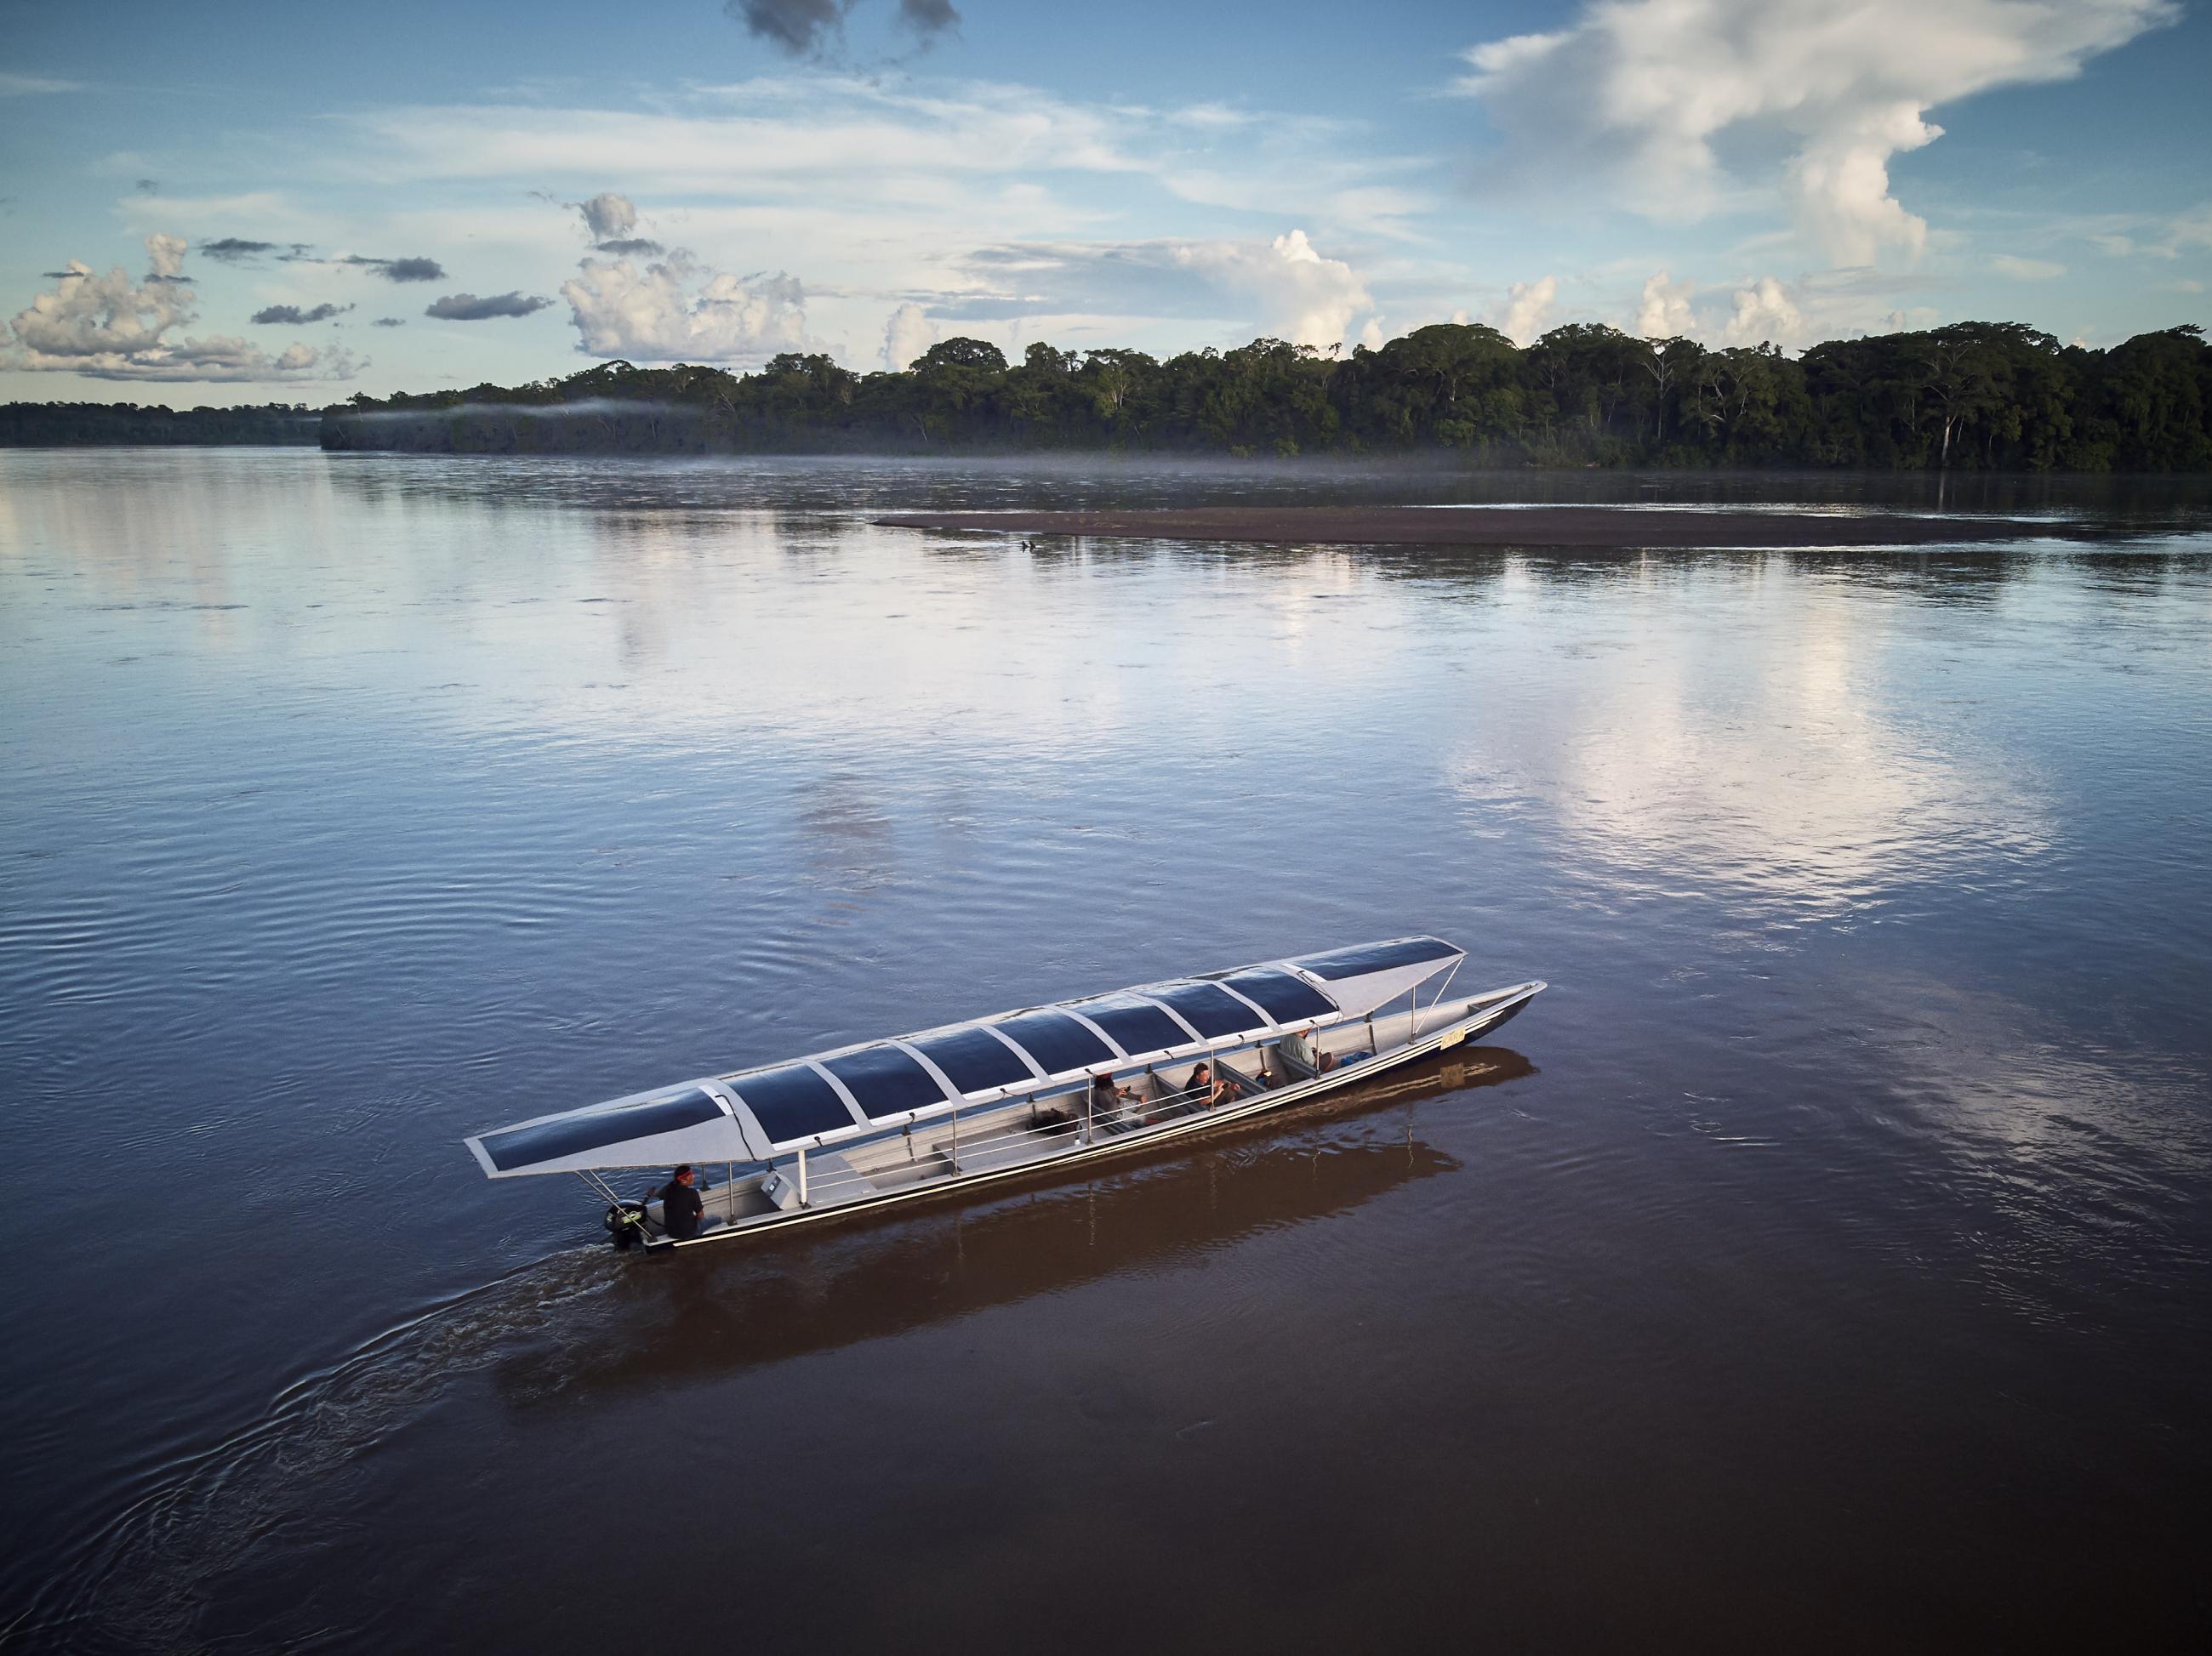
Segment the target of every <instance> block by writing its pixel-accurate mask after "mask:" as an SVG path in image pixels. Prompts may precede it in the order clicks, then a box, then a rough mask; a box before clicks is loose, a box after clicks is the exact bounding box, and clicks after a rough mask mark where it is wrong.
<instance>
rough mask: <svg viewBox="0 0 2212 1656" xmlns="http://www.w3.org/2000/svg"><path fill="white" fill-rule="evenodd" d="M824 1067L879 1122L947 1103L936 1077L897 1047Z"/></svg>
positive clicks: (873, 1049)
mask: <svg viewBox="0 0 2212 1656" xmlns="http://www.w3.org/2000/svg"><path fill="white" fill-rule="evenodd" d="M822 1067H823V1069H825V1070H827V1071H829V1073H830V1074H831V1075H833V1076H836V1077H837V1079H838V1080H840V1081H842V1082H843V1083H845V1090H846V1091H847V1092H848V1093H850V1094H852V1095H853V1096H854V1098H856V1099H858V1100H860V1107H861V1108H862V1109H864V1110H866V1112H867V1113H868V1114H869V1115H870V1116H871V1117H872V1118H873V1119H878V1120H880V1119H882V1118H884V1116H887V1115H902V1114H904V1113H906V1112H907V1111H908V1110H926V1109H927V1108H928V1107H930V1106H931V1105H933V1104H942V1103H943V1102H945V1089H944V1088H942V1087H940V1086H939V1085H938V1084H937V1081H936V1079H935V1077H933V1076H932V1075H931V1074H930V1073H929V1071H927V1070H925V1069H923V1068H922V1067H921V1065H919V1064H917V1063H915V1061H914V1059H913V1058H912V1056H911V1055H909V1054H908V1053H905V1052H901V1051H899V1049H898V1048H897V1047H896V1046H863V1047H862V1048H861V1049H860V1051H859V1052H848V1053H846V1054H845V1056H844V1057H842V1058H825V1059H823V1060H822Z"/></svg>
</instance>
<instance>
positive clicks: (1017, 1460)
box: [0, 451, 2212, 1652]
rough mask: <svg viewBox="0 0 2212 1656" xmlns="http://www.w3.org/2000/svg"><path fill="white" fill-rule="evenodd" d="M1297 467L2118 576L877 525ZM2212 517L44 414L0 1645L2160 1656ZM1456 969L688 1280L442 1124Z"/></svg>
mask: <svg viewBox="0 0 2212 1656" xmlns="http://www.w3.org/2000/svg"><path fill="white" fill-rule="evenodd" d="M1261 495H1280V496H1284V497H1294V498H1299V499H1310V500H1358V499H1378V500H1379V499H1397V500H1448V499H1515V498H1520V499H1538V498H1547V499H1575V498H1589V499H1601V500H1618V501H1621V502H1624V503H1636V504H1664V503H1668V502H1670V501H1682V500H1717V501H1722V502H1730V501H1741V502H1753V501H1760V500H1799V501H1802V502H1805V503H1807V504H1808V506H1812V507H1818V508H1819V509H1824V510H1826V509H1850V508H1851V507H1855V506H1861V505H1865V504H1868V503H1894V504H1900V505H1910V506H1912V507H1916V508H1919V507H1931V506H1937V505H1941V506H1942V507H1966V508H1968V509H1980V508H1984V507H1994V508H1996V509H2002V510H2008V511H2028V512H2045V513H2051V514H2056V515H2070V516H2086V517H2090V518H2094V519H2100V520H2105V521H2109V522H2112V523H2113V524H2115V525H2119V526H2123V527H2126V528H2128V529H2130V530H2132V531H2136V532H2137V533H2136V538H2134V539H2132V540H2130V541H2127V542H2124V543H2116V544H2114V545H2112V546H2111V547H2109V548H2099V549H2093V550H2085V549H2081V548H2079V547H2051V546H2036V545H2006V546H1978V547H1962V548H1960V549H1946V550H1936V551H1917V552H1914V553H1911V554H1895V555H1891V554H1882V553H1856V554H1848V555H1845V554H1834V553H1826V552H1817V551H1815V552H1796V553H1729V554H1717V553H1716V554H1675V555H1666V556H1656V557H1643V556H1638V555H1559V554H1553V553H1547V552H1545V551H1542V550H1541V549H1528V550H1525V551H1506V552H1501V553H1484V554H1480V555H1475V554H1465V555H1460V554H1453V553H1449V552H1438V551H1436V550H1433V549H1431V550H1427V551H1423V552H1419V553H1401V552H1394V551H1388V550H1367V551H1347V550H1344V549H1322V548H1317V549H1266V550H1237V549H1229V548H1223V547H1218V546H1211V545H1197V544H1176V543H1157V544H1155V543H1128V542H1122V543H1106V542H1095V543H1074V544H1064V543H1048V544H1045V545H1042V546H1040V548H1039V549H1037V550H1036V551H1034V552H1024V551H1023V550H1022V549H1020V547H1019V546H1018V543H1009V542H1007V541H1006V540H1003V539H1000V538H995V537H960V536H938V537H928V536H923V535H918V534H912V533H907V532H902V531H885V530H878V529H873V528H871V527H869V526H868V525H867V523H866V516H867V514H868V513H869V512H870V511H872V510H888V509H892V508H896V507H920V506H946V507H950V506H955V505H966V504H975V505H992V504H1006V505H1012V504H1019V503H1037V504H1045V505H1054V506H1060V505H1070V506H1072V505H1080V504H1085V503H1091V502H1097V501H1126V502H1130V503H1145V502H1159V503H1173V502H1197V501H1231V500H1239V499H1249V498H1253V497H1255V496H1261ZM2208 525H2212V508H2208V501H2207V498H2206V494H2205V491H2204V489H2203V488H2202V487H2201V486H2197V487H2184V488H2172V487H2162V486H2158V485H2136V486H2125V485H2104V486H2089V485H2081V484H2067V483H2051V484H2040V485H2029V484H2009V485H2003V486H1999V487H1996V488H1983V489H1980V490H1975V489H1972V488H1960V486H1958V485H1955V484H1954V485H1948V486H1946V487H1945V490H1944V493H1943V495H1942V498H1941V499H1940V500H1939V499H1938V498H1937V495H1936V485H1935V484H1934V483H1933V482H1928V481H1926V480H1911V481H1895V480H1887V481H1882V482H1868V481H1866V480H1856V481H1855V480H1850V479H1842V480H1838V479H1833V478H1825V479H1819V480H1813V481H1810V482H1795V481H1792V480H1789V479H1771V478H1770V479H1751V480H1744V479H1684V480H1680V481H1676V482H1668V481H1666V480H1658V481H1654V480H1650V479H1642V480H1639V479H1636V478H1613V477H1607V478H1602V479H1588V478H1579V477H1571V478H1559V477H1530V478H1522V477H1507V478H1476V479H1465V478H1462V479H1450V478H1444V477H1426V478H1398V479H1390V478H1376V477H1372V476H1370V477H1367V478H1364V479H1362V478H1358V477H1354V476H1346V475H1342V474H1333V473H1330V472H1328V471H1322V470H1314V471H1285V470H1280V469H1273V470H1270V469H1265V468H1262V469H1258V470H1243V471H1234V470H1225V471H1208V470H1185V471H1164V472H1152V471H1138V470H1132V469H1128V468H1125V467H1115V466H1109V465H1103V464H1089V465H1074V466H1070V467H1066V468H1061V469H1042V470H1025V469H1019V468H995V469H994V468H987V467H971V468H964V469H963V468H956V467H929V466H923V465H919V464H908V463H890V462H885V463H859V462H854V463H845V464H828V465H808V464H796V463H773V464H718V465H699V466H687V465H661V464H616V463H605V464H601V463H578V462H550V461H548V462H537V461H504V460H435V459H433V460H422V459H406V458H379V457H345V458H325V457H324V456H322V455H320V454H319V453H314V452H289V451H288V452H232V453H222V452H197V453H196V452H156V451H146V452H118V453H87V452H75V453H47V452H10V453H4V454H0V753H4V757H5V761H6V768H5V775H6V779H7V780H6V786H5V787H4V789H0V1109H4V1120H5V1123H6V1132H7V1139H6V1149H7V1152H8V1154H7V1158H6V1159H7V1162H8V1184H7V1189H8V1192H9V1200H8V1201H7V1202H6V1203H5V1204H0V1240H4V1245H5V1248H6V1257H7V1258H8V1259H9V1271H7V1273H6V1276H5V1277H4V1280H0V1308H4V1314H5V1325H6V1328H7V1330H8V1338H6V1339H5V1340H4V1341H0V1386H4V1396H5V1398H6V1399H7V1413H6V1419H7V1423H8V1430H7V1431H6V1433H5V1434H4V1435H0V1486H4V1487H5V1488H6V1489H7V1490H8V1491H9V1498H8V1501H7V1502H6V1512H5V1517H4V1520H0V1523H4V1528H0V1626H5V1627H12V1628H13V1629H14V1639H15V1641H16V1642H18V1643H20V1644H21V1645H23V1646H25V1647H33V1646H35V1647H64V1648H73V1649H85V1650H116V1651H135V1650H171V1649H206V1650H224V1651H247V1650H259V1649H265V1648H269V1647H273V1646H276V1645H279V1644H283V1645H289V1646H291V1647H301V1648H327V1649H343V1650H356V1649H372V1650H383V1649H401V1648H424V1647H460V1646H463V1645H469V1646H472V1647H477V1648H515V1649H521V1648H534V1649H543V1650H555V1649H575V1648H585V1647H629V1646H633V1645H635V1642H636V1641H638V1640H640V1639H648V1640H652V1641H655V1643H656V1644H658V1643H662V1642H667V1641H668V1640H669V1639H670V1638H671V1637H672V1638H673V1640H674V1641H675V1642H677V1643H685V1644H691V1645H695V1646H696V1647H699V1648H707V1649H713V1648H720V1647H724V1646H726V1645H728V1646H736V1645H739V1644H750V1645H753V1646H755V1647H761V1648H790V1647H794V1646H796V1645H797V1644H798V1643H799V1641H801V1640H804V1641H806V1642H807V1644H808V1645H809V1646H811V1647H817V1648H823V1649H831V1650H842V1649H863V1648H866V1649H878V1648H882V1647H885V1646H886V1645H890V1646H892V1647H897V1646H900V1645H907V1644H914V1643H918V1642H933V1643H934V1642H942V1643H946V1644H951V1643H955V1642H959V1643H965V1644H969V1645H972V1646H975V1647H978V1648H982V1649H998V1648H1013V1647H1024V1648H1030V1647H1056V1648H1059V1649H1062V1650H1069V1651H1101V1652H1105V1651H1126V1650H1127V1649H1130V1648H1133V1647H1139V1644H1141V1647H1150V1648H1161V1647H1165V1648H1171V1649H1198V1648H1212V1649H1259V1648H1267V1647H1281V1648H1289V1649H1316V1650H1318V1649H1328V1650H1345V1649H1369V1648H1376V1647H1380V1646H1382V1645H1383V1644H1384V1643H1386V1642H1388V1641H1419V1642H1422V1643H1425V1644H1433V1643H1437V1642H1441V1641H1443V1640H1444V1639H1446V1638H1449V1639H1452V1640H1454V1641H1460V1642H1480V1643H1486V1644H1490V1645H1494V1646H1499V1647H1520V1648H1546V1649H1576V1648H1590V1647H1607V1646H1610V1647H1622V1646H1626V1645H1632V1644H1633V1645H1639V1646H1651V1645H1659V1646H1684V1645H1690V1644H1692V1643H1694V1644H1696V1645H1699V1646H1700V1647H1716V1648H1727V1649H1752V1648H1759V1649H1767V1648H1776V1647H1781V1648H1826V1649H1838V1650H1842V1649H1851V1650H1863V1649H1866V1648H1869V1647H1879V1648H1917V1649H1935V1648H1945V1647H1951V1648H1955V1647H1960V1646H1962V1645H1968V1646H1987V1645H1990V1644H1993V1643H1996V1642H1997V1641H2005V1642H2008V1643H2021V1642H2030V1643H2033V1642H2039V1641H2069V1642H2089V1641H2099V1642H2101V1643H2111V1642H2115V1641H2117V1642H2118V1643H2121V1644H2123V1645H2127V1646H2132V1647H2154V1646H2160V1645H2172V1646H2178V1647H2188V1646H2191V1645H2192V1644H2194V1643H2195V1642H2196V1641H2197V1640H2199V1639H2201V1638H2203V1636H2204V1635H2205V1634H2206V1632H2207V1630H2208V1629H2212V1598H2208V1588H2207V1579H2208V1578H2207V1574H2206V1572H2205V1569H2204V1560H2205V1558H2206V1556H2208V1545H2212V1522H2208V1518H2207V1502H2206V1496H2207V1494H2208V1492H2209V1491H2212V1199H2208V1197H2212V959H2208V952H2209V944H2208V940H2212V880H2208V878H2207V877H2206V872H2205V864H2206V853H2207V851H2208V848H2212V535H2208V533H2207V530H2208ZM1415 930H1435V931H1440V932H1442V933H1443V934H1445V935H1447V936H1449V937H1454V938H1455V939H1458V940H1460V941H1461V942H1462V943H1465V944H1466V945H1467V946H1468V947H1469V948H1470V949H1471V950H1472V953H1473V960H1472V962H1471V964H1470V967H1469V968H1468V970H1469V972H1471V973H1472V974H1474V978H1475V979H1477V980H1484V981H1494V982H1498V983H1504V982H1510V981H1514V980H1519V979H1522V978H1525V977H1535V976H1541V977H1544V978H1547V979H1548V980H1551V982H1552V983H1553V990H1552V992H1551V993H1549V994H1547V996H1545V997H1544V998H1542V1000H1541V1001H1540V1002H1539V1003H1538V1004H1537V1005H1536V1006H1535V1007H1534V1008H1533V1009H1532V1010H1530V1012H1529V1013H1528V1015H1527V1016H1524V1017H1522V1019H1521V1020H1520V1021H1519V1022H1516V1024H1515V1025H1514V1026H1513V1028H1512V1029H1511V1030H1510V1037H1511V1042H1510V1046H1493V1047H1488V1048H1484V1049H1480V1050H1477V1051H1474V1052H1469V1053H1468V1054H1466V1055H1465V1056H1464V1058H1462V1059H1460V1060H1459V1061H1456V1062H1455V1063H1452V1064H1449V1065H1430V1066H1428V1067H1427V1068H1426V1069H1424V1070H1419V1071H1413V1072H1411V1073H1409V1074H1408V1075H1407V1076H1405V1077H1401V1078H1399V1079H1397V1080H1395V1081H1392V1082H1390V1083H1384V1084H1381V1085H1377V1086H1373V1087H1370V1089H1368V1090H1367V1091H1365V1092H1364V1093H1361V1094H1358V1095H1352V1096H1350V1097H1347V1098H1346V1099H1345V1100H1343V1101H1340V1102H1335V1103H1330V1104H1327V1105H1323V1106H1318V1107H1308V1108H1306V1109H1304V1110H1301V1111H1297V1112H1294V1113H1291V1114H1288V1115H1286V1116H1285V1117H1283V1118H1281V1119H1276V1120H1273V1121H1271V1122H1267V1123H1265V1124H1262V1125H1258V1126H1255V1127H1251V1128H1247V1129H1243V1130H1239V1131H1229V1132H1225V1133H1224V1134H1222V1135H1221V1136H1219V1137H1216V1138H1214V1139H1212V1140H1211V1141H1208V1142H1206V1143H1204V1144H1203V1145H1202V1146H1201V1147H1200V1148H1199V1149H1196V1150H1195V1151H1194V1152H1192V1153H1189V1154H1182V1155H1173V1156H1156V1157H1155V1158H1153V1159H1151V1160H1144V1159H1138V1160H1134V1161H1132V1162H1128V1163H1127V1164H1124V1165H1121V1166H1118V1167H1110V1168H1109V1169H1107V1170H1105V1171H1103V1172H1102V1173H1100V1174H1098V1176H1097V1177H1095V1178H1091V1179H1087V1180H1069V1179H1066V1178H1063V1179H1062V1180H1061V1181H1060V1182H1058V1183H1054V1182H1050V1181H1046V1182H1042V1183H1039V1184H1036V1185H1034V1186H1027V1187H1023V1188H1019V1189H1018V1190H1016V1191H1014V1192H1012V1193H1010V1194H1006V1195H1002V1196H998V1197H995V1198H992V1199H989V1200H986V1201H981V1202H975V1203H970V1204H966V1205H951V1206H945V1205H939V1206H933V1207H928V1208H924V1209H921V1210H917V1211H915V1212H914V1213H912V1214H911V1215H910V1216H904V1217H891V1218H889V1219H885V1220H883V1221H878V1222H856V1223H853V1224H849V1225H846V1226H842V1227H837V1226H831V1227H827V1228H823V1229H822V1230H820V1231H819V1232H817V1233H816V1234H801V1235H799V1236H795V1237H791V1238H787V1239H782V1240H772V1241H769V1242H767V1243H764V1244H763V1245H759V1246H754V1247H731V1248H730V1249H728V1250H726V1251H724V1250H715V1249H706V1250H700V1251H697V1252H695V1253H691V1254H690V1255H686V1256H683V1257H681V1258H678V1259H653V1260H650V1261H640V1260H637V1259H623V1258H617V1257H616V1256H614V1255H612V1254H611V1253H609V1252H607V1251H606V1250H605V1249H604V1248H603V1247H596V1246H594V1245H593V1243H592V1239H593V1237H594V1235H595V1234H596V1233H595V1230H594V1228H593V1227H594V1224H595V1220H596V1213H595V1210H594V1209H593V1208H592V1205H591V1204H590V1203H589V1201H588V1199H587V1198H586V1196H585V1194H584V1192H583V1191H582V1190H581V1188H580V1186H576V1185H575V1184H574V1182H573V1181H557V1180H546V1181H534V1180H533V1181H520V1182H508V1183H505V1184H501V1185H497V1186H493V1185H489V1184H487V1183H486V1182H485V1181H484V1180H483V1179H482V1178H481V1177H480V1176H479V1175H478V1174H477V1172H476V1170H475V1168H474V1167H473V1165H472V1164H471V1162H470V1161H469V1159H468V1157H467V1156H466V1155H465V1153H464V1152H463V1151H462V1150H461V1149H459V1146H458V1144H457V1143H456V1142H455V1141H456V1140H457V1139H459V1137H460V1136H461V1135H462V1134H464V1133H465V1132H469V1131H474V1130H477V1129H479V1128H483V1127H485V1126H489V1125H497V1124H500V1123H502V1122H505V1121H508V1120H512V1119H516V1118H518V1117H521V1116H525V1115H528V1114H532V1113H538V1112H540V1111H544V1110H549V1109H556V1108H562V1107H568V1106H570V1105H573V1104H576V1103H582V1102H587V1101H592V1100H593V1099H596V1098H599V1097H602V1096H605V1095H612V1094H615V1093H619V1092H623V1091H628V1090H631V1089H635V1088H637V1087H641V1086H646V1085H650V1084H653V1083H658V1082H661V1081H665V1080H671V1079H676V1078H680V1077H684V1076H686V1075H690V1074H695V1073H698V1072H701V1071H707V1070H709V1069H720V1068H726V1067H731V1066H734V1065H738V1064H740V1063H744V1062H752V1061H760V1060H766V1059H775V1058H780V1057H784V1056H787V1055H789V1054H792V1053H794V1052H802V1051H805V1050H807V1049H809V1048H811V1047H815V1046H824V1045H828V1044H831V1043H833V1042H842V1041H844V1040H854V1039H859V1038H861V1037H865V1036H869V1035H874V1034H884V1033H887V1032H890V1031H894V1030H897V1029H902V1028H914V1027H918V1026H921V1025H926V1024H929V1023H933V1022H939V1021H941V1020H946V1019H951V1018H956V1017H960V1016H969V1015H972V1014H975V1013H979V1012H983V1011H987V1010H994V1009H995V1008H998V1007H1001V1006H1005V1005H1009V1004H1018V1003H1024V1002H1029V1001H1034V1000H1038V999H1044V998H1057V997H1062V996H1069V995H1073V994H1077V993H1079V992H1085V991H1091V990H1100V989H1107V988H1111V987H1115V986H1119V985H1121V984H1122V983H1125V982H1129V981H1133V980H1140V979H1145V978H1150V977H1156V976H1164V975H1168V974H1175V973H1181V972H1184V971H1188V970H1191V969H1195V968H1208V967H1215V966H1226V965H1231V964H1235V963H1237V962H1240V961H1245V960H1248V959H1251V958H1255V957H1259V956H1265V955H1282V954H1286V953H1291V952H1296V951H1299V950H1304V949H1317V948H1321V947H1324V946H1327V945H1329V944H1332V943H1340V942H1346V941H1351V940H1355V939H1360V938H1364V937H1374V936H1381V935H1387V934H1391V933H1396V932H1401V931H1415ZM670 1629H676V1631H675V1632H674V1633H673V1634H672V1635H671V1634H670V1632H669V1630H670Z"/></svg>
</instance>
